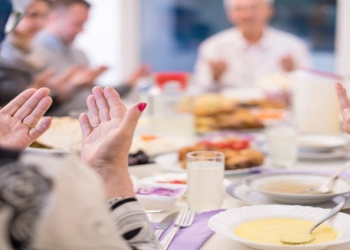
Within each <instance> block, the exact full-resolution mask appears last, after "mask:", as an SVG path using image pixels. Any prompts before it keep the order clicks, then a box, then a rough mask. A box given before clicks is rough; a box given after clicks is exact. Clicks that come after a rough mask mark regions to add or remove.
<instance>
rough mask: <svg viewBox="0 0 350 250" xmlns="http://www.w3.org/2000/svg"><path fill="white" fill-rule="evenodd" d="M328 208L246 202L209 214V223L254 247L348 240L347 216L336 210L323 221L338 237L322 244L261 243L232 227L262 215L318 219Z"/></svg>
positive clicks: (265, 249)
mask: <svg viewBox="0 0 350 250" xmlns="http://www.w3.org/2000/svg"><path fill="white" fill-rule="evenodd" d="M329 211H330V210H329V209H322V208H316V207H303V206H286V205H263V206H249V207H241V208H235V209H230V210H227V211H225V212H221V213H219V214H217V215H215V216H213V217H211V218H210V220H209V222H208V225H209V227H210V229H211V230H213V231H214V232H215V233H217V234H219V235H222V236H224V237H227V238H230V239H233V240H235V241H238V242H240V243H242V244H244V245H246V246H248V247H251V248H253V249H262V250H286V249H293V250H319V249H325V248H327V247H330V246H334V245H338V244H342V243H346V242H349V241H350V216H349V215H347V214H343V213H338V214H337V215H335V216H334V217H333V218H331V219H329V220H328V221H326V222H325V224H326V225H328V226H329V227H331V228H333V229H334V230H335V231H336V232H337V233H338V238H336V239H335V240H333V241H330V242H326V243H322V244H309V245H295V246H290V245H272V244H262V243H257V242H253V241H249V240H246V239H243V238H241V237H239V236H238V235H236V234H235V229H236V228H237V227H238V226H240V225H241V224H243V223H245V222H248V221H254V220H261V219H270V218H292V219H301V220H309V221H315V222H316V221H318V220H319V219H320V218H322V217H323V216H324V215H325V214H326V213H328V212H329Z"/></svg>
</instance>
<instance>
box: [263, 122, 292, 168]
mask: <svg viewBox="0 0 350 250" xmlns="http://www.w3.org/2000/svg"><path fill="white" fill-rule="evenodd" d="M267 142H268V152H269V157H270V161H271V164H272V165H273V166H275V167H287V168H289V167H293V166H294V165H295V164H296V163H297V160H298V135H297V131H296V130H295V128H294V127H293V126H292V125H288V124H279V125H275V126H271V127H269V128H268V129H267Z"/></svg>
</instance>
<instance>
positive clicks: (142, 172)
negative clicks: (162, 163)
mask: <svg viewBox="0 0 350 250" xmlns="http://www.w3.org/2000/svg"><path fill="white" fill-rule="evenodd" d="M128 171H129V173H130V174H131V175H134V176H136V177H137V178H144V177H147V176H150V175H153V174H155V173H156V172H157V171H159V166H158V165H157V164H154V163H153V164H144V165H135V166H130V167H129V168H128Z"/></svg>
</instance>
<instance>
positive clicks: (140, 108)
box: [139, 103, 147, 112]
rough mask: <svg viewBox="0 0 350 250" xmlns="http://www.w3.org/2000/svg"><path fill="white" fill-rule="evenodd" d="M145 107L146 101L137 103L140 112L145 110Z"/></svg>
mask: <svg viewBox="0 0 350 250" xmlns="http://www.w3.org/2000/svg"><path fill="white" fill-rule="evenodd" d="M146 107H147V103H141V104H140V105H139V110H140V112H143V111H144V110H145V108H146Z"/></svg>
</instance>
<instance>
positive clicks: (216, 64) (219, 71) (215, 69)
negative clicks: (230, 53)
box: [209, 60, 228, 81]
mask: <svg viewBox="0 0 350 250" xmlns="http://www.w3.org/2000/svg"><path fill="white" fill-rule="evenodd" d="M209 66H210V68H211V70H212V74H213V78H214V81H219V80H220V79H221V77H222V75H223V74H224V73H225V72H226V71H227V67H228V66H227V63H226V62H225V61H222V60H218V61H210V62H209Z"/></svg>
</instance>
